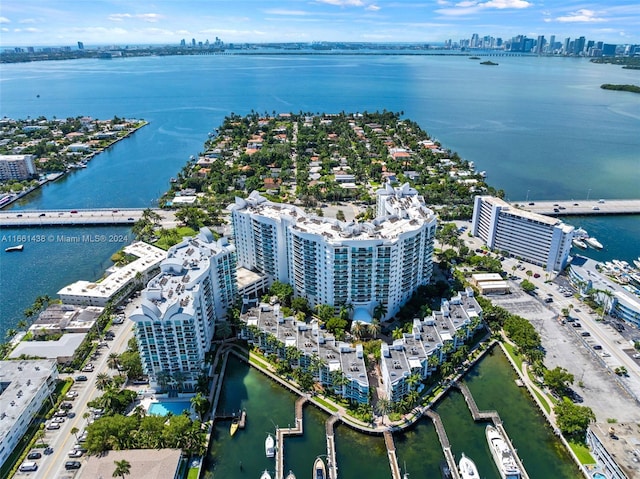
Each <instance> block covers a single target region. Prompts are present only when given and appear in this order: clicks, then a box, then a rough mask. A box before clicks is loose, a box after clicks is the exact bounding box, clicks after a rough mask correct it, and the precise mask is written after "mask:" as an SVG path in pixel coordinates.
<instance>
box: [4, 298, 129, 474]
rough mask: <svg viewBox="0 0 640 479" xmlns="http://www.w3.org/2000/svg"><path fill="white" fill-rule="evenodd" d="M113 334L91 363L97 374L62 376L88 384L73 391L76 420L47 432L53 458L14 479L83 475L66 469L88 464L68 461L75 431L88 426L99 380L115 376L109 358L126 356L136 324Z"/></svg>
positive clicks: (44, 458) (115, 328)
mask: <svg viewBox="0 0 640 479" xmlns="http://www.w3.org/2000/svg"><path fill="white" fill-rule="evenodd" d="M131 304H133V303H131ZM111 330H112V331H113V332H114V333H115V338H114V340H113V341H107V344H108V345H109V346H108V347H104V348H101V349H100V351H101V354H100V356H99V357H98V358H97V359H96V360H93V361H91V362H92V363H93V365H94V370H93V372H78V373H74V374H71V375H65V374H61V375H60V376H61V378H64V377H66V376H71V377H76V376H78V375H84V376H87V378H88V381H83V382H80V381H76V382H75V383H74V385H73V386H72V388H71V391H76V392H77V393H78V396H77V397H76V399H75V400H74V401H69V402H71V403H72V404H73V409H71V411H72V412H73V413H74V417H72V418H67V420H66V421H65V422H64V423H62V424H61V427H60V429H58V430H54V431H47V432H46V436H45V438H44V442H45V443H48V444H49V446H51V447H52V448H53V453H52V454H50V455H44V454H43V455H42V458H41V459H38V460H37V461H36V462H37V463H38V470H37V471H34V472H27V473H25V472H18V473H17V474H16V475H15V476H14V477H16V478H29V479H32V478H33V479H40V478H41V479H51V478H60V479H62V478H65V479H66V478H73V477H75V476H76V475H78V474H79V472H80V471H79V470H75V471H74V470H71V471H66V470H65V468H64V464H65V462H67V461H69V460H73V461H80V462H81V463H84V461H85V460H86V459H85V458H84V457H80V458H70V457H68V453H69V451H71V449H73V446H74V445H75V444H76V437H75V436H74V435H73V434H71V430H72V429H73V428H74V427H76V428H78V430H79V431H80V432H79V433H78V435H80V434H81V433H82V431H83V430H84V429H85V427H86V426H87V420H88V418H84V417H83V415H84V413H85V412H90V410H89V407H88V406H87V403H88V402H89V401H91V400H93V399H95V398H96V397H98V396H100V395H101V392H100V391H99V390H98V389H97V388H96V387H95V378H96V376H97V375H98V374H99V373H101V372H106V373H108V374H110V375H113V374H114V373H115V371H113V370H110V369H109V368H108V367H107V358H108V356H109V354H110V353H112V352H117V353H122V352H124V351H125V350H126V348H127V342H128V341H129V339H130V338H131V337H132V335H133V329H132V323H131V322H130V321H128V320H125V322H124V323H123V324H121V325H114V326H113V327H112V328H111ZM47 423H48V422H47ZM33 450H34V451H39V452H42V451H43V449H42V448H36V449H33ZM81 469H82V468H81Z"/></svg>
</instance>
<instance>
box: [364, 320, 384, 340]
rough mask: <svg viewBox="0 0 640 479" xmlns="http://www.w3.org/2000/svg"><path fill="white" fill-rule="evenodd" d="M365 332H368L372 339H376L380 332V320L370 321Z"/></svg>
mask: <svg viewBox="0 0 640 479" xmlns="http://www.w3.org/2000/svg"><path fill="white" fill-rule="evenodd" d="M367 330H368V331H369V333H370V334H371V336H373V337H374V339H375V338H377V337H378V334H380V330H381V326H380V320H378V319H374V320H373V321H371V323H370V324H369V325H367Z"/></svg>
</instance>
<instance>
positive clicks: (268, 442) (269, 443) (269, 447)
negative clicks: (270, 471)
mask: <svg viewBox="0 0 640 479" xmlns="http://www.w3.org/2000/svg"><path fill="white" fill-rule="evenodd" d="M264 453H265V454H266V455H267V457H274V456H275V455H276V440H275V439H274V437H273V436H272V435H271V434H268V435H267V438H266V439H265V440H264Z"/></svg>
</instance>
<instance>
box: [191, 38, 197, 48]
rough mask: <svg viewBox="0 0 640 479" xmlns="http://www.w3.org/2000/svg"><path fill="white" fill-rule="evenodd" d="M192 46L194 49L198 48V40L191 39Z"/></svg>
mask: <svg viewBox="0 0 640 479" xmlns="http://www.w3.org/2000/svg"><path fill="white" fill-rule="evenodd" d="M191 46H192V47H195V46H196V39H195V38H192V39H191Z"/></svg>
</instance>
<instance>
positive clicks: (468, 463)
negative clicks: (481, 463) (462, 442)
mask: <svg viewBox="0 0 640 479" xmlns="http://www.w3.org/2000/svg"><path fill="white" fill-rule="evenodd" d="M458 469H459V471H460V477H461V478H462V479H480V475H479V474H478V468H477V467H476V464H475V463H474V462H473V461H472V460H471V459H470V458H469V457H467V456H465V455H464V452H463V453H462V457H461V458H460V461H458Z"/></svg>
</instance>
